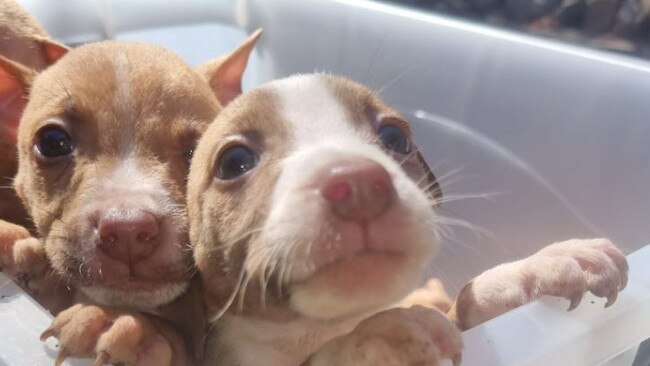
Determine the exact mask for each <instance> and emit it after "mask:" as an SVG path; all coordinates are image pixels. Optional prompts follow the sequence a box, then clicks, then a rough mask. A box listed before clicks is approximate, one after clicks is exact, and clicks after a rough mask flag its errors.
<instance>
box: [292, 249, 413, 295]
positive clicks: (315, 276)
mask: <svg viewBox="0 0 650 366" xmlns="http://www.w3.org/2000/svg"><path fill="white" fill-rule="evenodd" d="M407 262H408V256H407V254H406V253H403V252H397V251H385V250H372V249H364V250H363V251H361V252H358V253H355V254H353V255H346V256H344V257H342V258H339V259H337V260H334V261H332V262H329V263H327V264H325V265H323V266H321V267H319V268H318V269H316V270H315V271H314V272H313V273H312V274H310V275H309V276H307V277H306V278H305V279H303V280H300V281H295V282H293V284H292V285H294V286H310V287H311V286H314V287H327V288H330V289H334V290H336V292H339V293H340V294H341V295H345V294H358V293H363V292H367V291H374V290H377V289H381V288H382V283H386V282H385V281H390V278H391V277H392V274H394V273H395V272H397V271H399V270H400V269H401V268H403V267H404V266H405V265H406V263H407Z"/></svg>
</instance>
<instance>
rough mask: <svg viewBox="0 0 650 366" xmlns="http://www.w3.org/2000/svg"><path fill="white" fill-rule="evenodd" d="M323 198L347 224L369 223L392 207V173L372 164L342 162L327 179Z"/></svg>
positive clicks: (357, 161)
mask: <svg viewBox="0 0 650 366" xmlns="http://www.w3.org/2000/svg"><path fill="white" fill-rule="evenodd" d="M322 184H323V185H322V186H321V194H322V195H323V196H324V197H325V199H327V200H328V201H329V202H330V204H331V205H332V209H333V212H334V213H335V214H336V215H337V216H339V217H341V218H343V219H346V220H354V221H368V220H372V219H374V218H375V217H378V216H379V215H381V214H382V213H383V212H385V211H386V210H387V209H388V207H390V205H391V202H392V201H393V196H394V191H395V188H394V186H393V181H392V177H391V175H390V173H388V171H387V170H386V168H384V167H383V165H381V164H379V163H377V162H375V161H372V160H365V159H364V160H356V161H346V162H340V163H337V164H336V165H333V166H330V167H329V168H328V170H326V172H325V175H324V176H323V183H322Z"/></svg>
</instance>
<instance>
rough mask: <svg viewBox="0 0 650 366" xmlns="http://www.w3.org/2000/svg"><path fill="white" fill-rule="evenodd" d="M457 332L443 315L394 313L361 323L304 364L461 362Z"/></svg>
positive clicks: (420, 309) (413, 311)
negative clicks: (447, 360) (448, 360)
mask: <svg viewBox="0 0 650 366" xmlns="http://www.w3.org/2000/svg"><path fill="white" fill-rule="evenodd" d="M461 350H462V338H461V334H460V331H459V330H458V328H457V327H456V326H455V325H454V324H452V323H451V322H450V321H449V320H448V319H447V318H446V317H445V316H444V315H443V314H442V313H440V312H438V311H436V310H433V309H429V308H424V307H421V306H414V307H411V308H408V309H403V308H398V309H391V310H387V311H384V312H381V313H379V314H376V315H374V316H372V317H370V318H368V319H366V320H364V321H363V322H361V323H360V324H359V325H358V326H357V327H356V328H355V329H354V330H353V331H352V332H351V333H349V334H347V335H345V336H342V337H339V338H336V339H334V340H332V341H330V342H329V343H327V344H326V345H325V346H323V347H322V348H321V349H320V350H318V351H317V352H316V353H315V354H313V355H312V356H311V357H310V358H309V360H308V361H307V362H306V363H305V364H306V365H310V366H325V365H368V366H370V365H385V366H393V365H395V366H398V365H432V366H435V365H439V364H440V363H441V361H442V360H445V359H451V360H452V362H453V364H454V365H459V364H460V360H461Z"/></svg>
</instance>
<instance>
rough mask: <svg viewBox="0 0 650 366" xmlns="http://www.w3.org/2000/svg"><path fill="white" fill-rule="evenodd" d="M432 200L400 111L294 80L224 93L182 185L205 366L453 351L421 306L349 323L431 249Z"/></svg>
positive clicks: (390, 360) (409, 281)
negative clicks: (204, 332) (227, 96)
mask: <svg viewBox="0 0 650 366" xmlns="http://www.w3.org/2000/svg"><path fill="white" fill-rule="evenodd" d="M438 194H439V190H438V186H437V183H436V181H435V177H433V175H432V173H431V172H430V170H429V169H428V168H427V167H426V165H425V164H424V162H423V160H422V159H421V157H420V156H419V154H418V152H417V149H416V148H415V146H414V144H413V142H412V140H411V131H410V128H409V126H408V124H407V123H406V122H405V120H404V118H402V117H401V116H400V114H399V113H398V112H397V111H395V110H393V109H391V108H389V107H387V106H386V105H385V104H383V103H382V102H381V101H380V100H379V99H378V98H377V97H376V96H375V95H374V94H373V93H372V92H370V91H369V90H368V89H366V88H364V87H362V86H360V85H357V84H355V83H353V82H350V81H348V80H345V79H343V78H338V77H334V76H327V75H302V76H294V77H291V78H288V79H283V80H279V81H274V82H271V83H269V84H267V85H265V86H262V87H260V88H258V89H256V90H254V91H252V92H249V93H247V94H245V95H243V96H242V97H240V98H238V99H235V101H234V102H233V103H232V104H230V105H229V106H228V107H227V108H226V109H224V111H222V113H221V114H220V115H219V116H218V117H217V119H216V120H215V122H214V123H213V124H212V125H211V127H210V128H209V129H208V130H207V131H206V134H205V135H204V136H203V138H202V139H201V141H200V142H199V145H198V147H197V150H196V154H195V157H194V159H193V162H192V167H191V172H190V178H189V183H188V209H189V212H190V228H191V229H190V232H191V241H192V244H193V245H194V257H195V260H196V262H197V266H198V268H199V270H200V272H201V274H202V277H203V282H204V283H203V284H204V286H203V289H204V293H205V296H206V299H207V306H208V308H209V310H208V311H209V313H210V315H211V316H212V317H213V318H214V319H213V320H215V321H217V322H216V323H215V324H216V326H215V329H214V330H213V331H212V332H211V334H210V335H209V338H208V339H209V343H208V345H207V347H208V349H207V358H206V362H205V363H206V364H215V363H220V364H225V365H256V364H259V362H260V361H259V360H264V363H265V364H267V365H284V366H286V365H299V364H301V363H302V362H305V361H306V360H307V359H308V358H309V357H310V356H312V357H311V358H310V361H309V362H312V363H313V364H321V363H331V364H354V365H362V364H375V363H376V362H378V361H381V364H386V365H390V364H415V363H417V362H420V363H422V364H437V362H438V361H439V360H441V359H443V358H452V357H453V358H457V356H458V354H459V352H460V347H461V341H460V335H459V332H458V330H456V328H455V326H454V325H453V324H451V323H450V322H448V321H447V319H446V318H445V317H444V316H443V315H441V314H440V313H438V312H436V311H434V310H429V309H424V308H412V309H407V310H405V309H396V310H390V311H387V312H382V313H380V314H378V315H375V316H374V317H371V318H370V319H367V320H365V321H364V322H363V323H361V325H359V322H360V321H361V320H363V319H365V318H367V317H368V316H370V315H373V314H375V313H377V312H379V311H381V310H383V309H386V308H388V307H390V306H391V305H393V304H394V303H396V302H398V301H399V300H400V299H402V298H403V297H405V296H406V295H407V294H408V293H409V291H411V290H413V289H414V288H415V287H416V285H417V284H418V281H419V280H420V279H421V276H422V273H423V271H424V269H425V267H426V266H427V265H428V264H429V262H430V260H431V259H432V258H433V255H434V252H435V249H436V245H437V239H436V231H435V216H434V215H433V211H432V205H435V204H436V202H437V197H438ZM231 302H233V303H234V304H235V305H234V306H231ZM238 305H239V306H238ZM223 311H225V314H223V315H222V312H223ZM217 318H218V319H217ZM357 325H358V327H357ZM355 327H356V329H355ZM353 329H355V330H354V331H353V332H352V333H349V332H350V331H352V330H353ZM348 333H349V334H348ZM345 334H347V335H346V336H345V337H343V338H339V339H336V340H334V341H332V343H329V344H327V345H325V344H326V343H327V342H328V341H330V340H332V339H334V338H335V337H338V336H341V335H345ZM399 342H401V344H402V346H401V347H400V346H398V344H397V343H399ZM321 347H323V348H322V349H321V350H320V351H318V352H317V353H315V352H316V351H317V350H319V349H320V348H321ZM314 353H315V354H314Z"/></svg>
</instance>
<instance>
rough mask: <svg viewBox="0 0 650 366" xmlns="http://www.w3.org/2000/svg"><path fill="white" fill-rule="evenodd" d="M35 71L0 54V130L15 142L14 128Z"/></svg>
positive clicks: (25, 100) (16, 126)
mask: <svg viewBox="0 0 650 366" xmlns="http://www.w3.org/2000/svg"><path fill="white" fill-rule="evenodd" d="M35 76H36V71H34V70H32V69H30V68H27V67H25V66H23V65H21V64H19V63H17V62H13V61H11V60H9V59H7V58H5V57H2V56H0V131H6V133H7V136H8V137H9V141H10V142H11V143H15V141H16V130H17V128H18V123H19V122H20V117H21V115H22V113H23V109H24V108H25V104H26V103H27V94H28V90H29V87H30V86H31V84H32V81H33V79H34V77H35Z"/></svg>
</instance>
